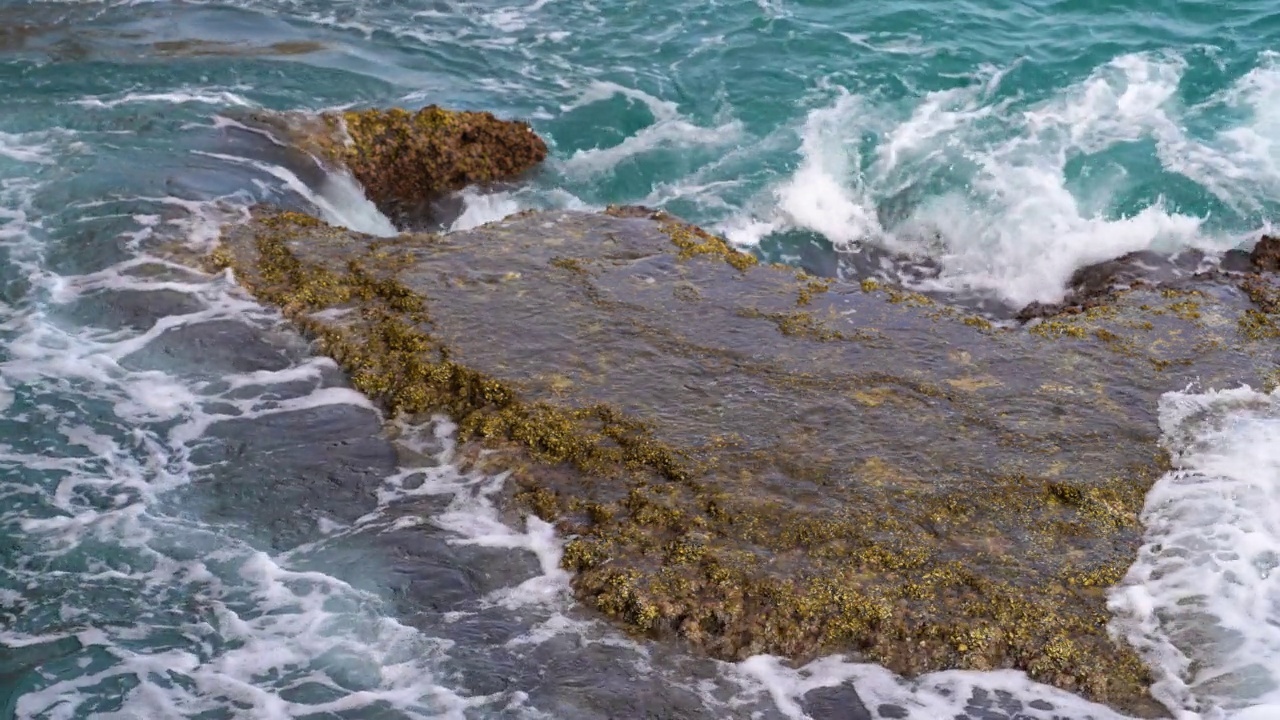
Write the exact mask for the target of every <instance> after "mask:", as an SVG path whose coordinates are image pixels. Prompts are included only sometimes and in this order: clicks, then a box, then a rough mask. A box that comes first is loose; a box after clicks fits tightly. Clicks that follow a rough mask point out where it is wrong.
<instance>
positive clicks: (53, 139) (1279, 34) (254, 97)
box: [0, 0, 1280, 719]
mask: <svg viewBox="0 0 1280 720" xmlns="http://www.w3.org/2000/svg"><path fill="white" fill-rule="evenodd" d="M192 41H199V43H198V44H196V43H193V42H192ZM279 43H291V44H292V45H287V46H280V45H278V44H279ZM273 46H274V49H273ZM1278 46H1280V10H1277V9H1276V8H1275V6H1274V4H1269V3H1265V2H1261V1H1260V0H1248V1H1245V0H1233V1H1232V2H1230V3H1227V4H1223V3H1208V2H1156V1H1154V0H1147V1H1145V2H1141V3H1138V2H1133V3H1126V4H1124V6H1123V7H1122V6H1121V5H1120V4H1117V3H1112V4H1106V3H1096V2H1078V1H1071V2H1048V1H1046V0H1036V1H1034V2H1022V3H1008V2H996V3H991V2H988V3H969V2H948V3H941V2H894V3H879V4H861V3H860V4H855V3H839V4H837V3H827V2H809V3H797V2H791V1H789V0H759V1H758V2H737V1H734V2H729V1H724V2H702V3H662V2H649V3H638V2H621V1H620V0H597V1H596V2H575V3H571V2H565V1H564V0H536V1H535V2H532V3H523V4H510V5H503V4H499V3H496V2H477V3H462V2H450V1H448V0H411V1H407V2H387V1H385V0H384V1H376V2H375V1H369V0H361V1H359V2H356V1H350V2H345V1H340V0H296V1H284V0H279V1H277V2H249V1H247V0H246V1H245V2H136V3H129V2H94V1H86V2H34V3H19V2H8V1H5V2H2V3H0V299H2V300H3V303H4V304H3V308H2V310H0V407H2V408H3V416H2V417H0V468H2V471H0V559H2V562H0V629H2V634H0V715H3V716H6V717H7V716H10V715H11V716H15V717H22V718H81V717H119V718H168V717H175V718H176V717H200V718H231V717H237V718H238V717H244V718H259V717H263V718H265V717H314V718H336V717H344V718H345V717H350V718H364V717H369V718H382V717H387V718H392V717H395V718H399V717H469V718H470V717H504V718H505V717H510V718H525V717H528V718H534V717H554V718H561V717H564V718H603V717H639V716H641V715H638V714H636V712H637V711H636V707H637V704H639V705H641V706H643V708H642V711H643V712H648V713H650V716H652V717H717V718H718V717H744V718H745V717H764V718H768V717H773V718H778V717H790V718H799V717H803V716H804V713H806V712H808V713H809V714H810V716H811V717H814V718H824V717H836V716H837V715H834V714H831V713H833V712H835V711H834V710H831V709H830V708H833V707H835V708H840V709H841V710H840V711H841V712H845V713H846V715H845V716H850V717H858V715H850V714H849V713H854V712H855V711H857V708H855V707H854V705H853V704H852V703H853V701H852V700H849V699H848V697H845V696H836V699H834V700H829V701H828V702H827V704H826V705H822V704H821V703H820V702H818V701H816V700H812V698H810V691H813V690H814V689H815V688H827V690H832V688H856V691H857V694H858V696H860V697H861V702H862V704H863V705H865V707H866V709H867V710H866V712H867V713H869V714H870V715H869V716H874V717H901V716H902V715H901V713H907V714H908V715H907V716H909V717H913V718H921V719H926V718H938V717H957V716H961V715H962V714H963V713H965V712H969V713H971V714H972V716H974V717H976V716H978V715H979V713H978V710H980V709H983V708H986V710H989V711H990V712H996V711H997V710H998V707H997V705H998V703H996V704H995V705H993V703H995V701H994V700H992V699H991V698H992V697H1006V695H1007V696H1008V697H1013V698H1017V699H1018V700H1017V702H1018V704H1019V705H1018V707H1019V709H1018V710H1009V709H1008V707H1012V706H1001V707H1006V710H1005V711H1004V712H1005V716H1012V713H1015V712H1022V713H1023V715H1021V716H1020V717H1035V718H1042V717H1043V718H1049V717H1060V716H1067V717H1097V718H1103V717H1115V715H1114V714H1113V713H1110V712H1109V711H1107V710H1106V709H1104V708H1099V707H1097V706H1093V705H1090V704H1089V703H1087V702H1085V701H1083V700H1080V699H1078V698H1071V697H1069V696H1066V695H1064V694H1061V693H1056V692H1055V691H1053V690H1051V689H1048V688H1044V687H1040V686H1036V685H1034V684H1032V683H1029V682H1027V681H1026V680H1025V678H1022V677H1021V676H1020V675H1016V674H1000V673H994V674H982V673H950V674H941V675H938V676H934V677H931V678H930V679H928V680H927V681H922V682H920V683H917V684H904V683H903V682H900V681H899V679H896V678H893V677H892V676H891V675H889V674H888V673H886V672H884V671H883V670H881V669H878V668H875V667H874V666H865V665H858V664H857V663H854V662H851V661H845V660H841V659H838V658H836V659H827V660H824V661H820V662H819V663H817V664H815V665H813V666H811V667H809V668H808V669H806V670H805V671H803V672H798V671H795V670H791V669H787V668H784V667H782V666H780V665H778V664H777V663H776V662H775V661H774V660H772V659H770V658H757V659H755V660H753V661H750V662H748V663H743V664H739V665H724V664H716V663H708V662H704V661H698V660H696V659H693V658H687V657H684V656H681V655H680V654H679V653H678V652H676V651H674V650H671V649H664V648H655V647H646V646H637V645H635V644H633V643H630V642H629V641H626V640H624V639H622V638H620V637H617V636H616V635H614V634H612V631H610V630H609V629H608V628H607V627H605V626H602V625H599V624H598V623H595V622H594V621H592V620H591V619H590V618H589V617H586V616H583V615H582V614H581V613H580V612H579V611H578V610H576V609H575V608H573V607H572V604H571V602H570V600H569V599H568V596H567V590H566V578H565V577H563V575H562V574H561V573H560V572H559V571H558V570H556V569H555V568H556V553H557V552H558V545H557V540H556V538H554V536H553V535H551V534H550V533H549V530H548V529H547V528H545V527H541V526H535V527H525V528H511V527H507V526H506V525H504V524H502V522H500V515H499V514H498V513H497V512H496V511H495V510H494V508H493V504H492V502H491V501H490V500H489V498H490V497H491V496H493V495H494V494H495V493H497V492H498V487H499V486H500V482H501V477H498V478H487V477H482V476H474V475H469V474H467V473H466V471H465V468H460V467H458V466H456V465H455V464H453V458H452V457H451V456H450V455H449V453H448V434H447V432H445V430H447V423H446V424H442V425H440V426H438V427H437V429H438V430H439V431H440V432H439V437H436V436H434V435H430V434H428V436H427V437H425V438H423V439H422V453H421V454H420V455H415V456H413V457H396V456H394V455H391V454H389V450H387V448H386V447H385V446H384V445H382V444H381V443H379V442H378V441H377V439H376V438H377V437H378V432H379V428H380V419H379V418H378V416H377V415H376V413H375V411H374V410H372V409H371V408H370V407H369V406H368V404H367V403H366V402H365V401H364V400H363V399H362V398H360V397H359V396H358V395H356V394H355V393H353V392H351V391H349V390H347V389H346V388H345V387H344V385H343V381H342V379H341V377H340V375H339V374H338V373H337V372H336V369H335V368H334V367H333V366H332V364H331V363H328V362H327V361H321V360H317V359H315V358H311V357H309V356H308V355H307V353H306V349H305V348H304V347H302V346H301V345H300V344H299V343H298V341H297V339H296V338H295V337H293V336H291V335H289V334H288V332H287V331H285V330H283V329H282V328H281V327H280V325H279V323H278V319H277V318H276V316H275V315H274V314H272V313H270V312H268V311H266V310H264V309H262V308H260V307H258V306H256V305H254V304H253V303H252V302H249V301H248V300H247V299H246V298H244V297H243V296H242V295H239V294H238V293H237V292H236V290H235V288H234V286H233V285H232V284H231V283H230V281H229V280H228V279H227V278H225V277H219V278H210V277H206V276H202V275H199V274H193V273H190V272H187V271H184V270H182V269H181V268H178V267H175V266H173V265H172V264H171V263H168V261H165V260H163V259H161V258H162V257H167V256H171V252H170V251H171V250H172V249H173V248H174V247H176V246H181V247H186V248H188V249H191V250H202V249H207V248H208V247H209V246H210V243H211V242H212V241H213V240H214V239H215V238H216V232H217V227H218V225H219V223H222V222H231V221H234V220H235V219H236V218H238V217H240V216H241V215H242V213H243V208H245V207H246V206H247V205H248V204H250V203H252V202H255V201H263V200H265V201H271V202H281V203H286V204H291V205H294V206H296V207H301V208H306V209H311V210H313V211H314V212H318V213H320V214H323V215H325V216H326V217H327V218H328V219H330V220H331V221H334V222H341V223H345V224H348V225H351V226H353V227H358V228H361V229H365V230H370V231H385V230H388V229H389V228H388V227H387V226H386V220H385V218H382V217H380V216H379V215H378V214H377V212H376V210H374V209H373V208H372V207H371V206H370V205H369V204H368V203H367V202H366V201H364V200H363V198H362V196H361V195H360V192H359V188H356V187H354V186H352V185H351V184H350V183H349V182H348V181H346V180H344V179H343V178H341V177H337V176H329V175H326V174H324V173H322V172H319V171H318V170H316V169H315V168H314V167H311V168H308V167H306V166H299V165H298V164H297V163H296V161H295V160H291V159H289V158H288V157H287V156H286V155H285V154H284V153H282V152H280V151H279V150H278V149H276V148H274V147H273V146H272V145H271V144H270V143H269V142H267V141H266V140H265V139H264V138H262V137H260V136H257V135H254V134H252V133H248V132H245V131H244V130H243V129H242V128H240V126H239V125H238V123H237V121H236V117H237V113H242V112H244V111H247V110H253V109H260V108H269V109H280V110H321V109H326V108H335V107H346V106H351V105H357V106H364V105H410V106H414V105H421V104H425V103H432V102H434V103H438V104H441V105H445V106H449V107H459V108H477V109H487V110H492V111H494V112H496V113H498V114H500V115H504V116H509V117H518V118H523V119H527V120H529V121H530V122H531V123H532V124H533V125H534V127H535V128H536V129H537V130H538V131H539V132H540V133H541V134H542V135H543V136H544V137H545V138H546V139H547V140H548V143H549V145H550V147H551V149H552V155H551V158H550V159H549V160H548V162H547V163H545V165H544V166H543V167H542V168H540V169H539V170H538V171H536V172H535V173H534V174H533V175H532V176H531V177H530V178H529V179H528V180H527V182H525V183H523V184H521V185H519V186H517V187H514V188H505V189H502V190H498V191H494V192H489V193H484V192H477V191H468V192H466V193H464V194H463V195H462V196H461V197H460V209H461V213H460V215H459V216H458V217H456V218H451V219H450V220H449V222H448V225H449V226H450V227H452V228H455V229H456V228H463V227H469V226H473V225H475V224H479V223H481V222H485V221H488V220H492V219H496V218H499V217H501V216H503V215H505V214H508V213H510V212H514V211H517V210H520V209H524V208H530V207H586V208H595V207H601V206H603V205H605V204H608V203H643V204H647V205H655V206H661V207H664V208H666V209H668V210H670V211H672V212H675V213H677V214H679V215H682V216H684V217H686V218H688V219H691V220H694V221H697V222H699V223H702V224H704V225H707V226H709V227H714V228H716V229H717V230H719V231H721V232H723V233H724V234H725V235H726V236H727V237H729V238H730V240H732V241H733V242H734V243H736V244H738V245H740V246H741V247H744V248H754V249H755V251H756V252H759V253H760V254H762V255H763V256H765V257H768V258H770V259H782V260H785V261H788V262H793V263H797V264H801V265H804V266H806V267H810V268H812V269H815V270H817V271H820V272H824V273H829V274H839V273H845V274H867V273H871V274H876V273H882V274H885V275H886V276H888V277H890V278H896V279H898V280H901V281H903V282H908V283H910V284H913V285H914V286H917V287H919V288H920V289H924V290H929V291H938V292H946V293H950V294H952V295H955V296H958V297H969V298H978V299H985V300H989V301H991V302H994V303H998V304H1003V305H1005V306H1008V307H1018V306H1020V305H1022V304H1025V303H1028V302H1032V301H1037V300H1038V301H1053V300H1056V299H1058V298H1059V297H1061V295H1062V294H1063V292H1064V291H1065V289H1066V283H1067V281H1068V278H1069V277H1070V275H1071V273H1072V272H1073V271H1074V270H1075V269H1077V268H1079V267H1080V266H1082V265H1085V264H1088V263H1091V262H1096V261H1100V260H1104V259H1108V258H1112V257H1115V256H1118V255H1121V254H1123V253H1126V252H1130V251H1135V250H1145V249H1153V250H1156V251H1159V252H1163V253H1174V252H1179V251H1186V250H1198V251H1202V252H1204V253H1205V256H1204V257H1205V261H1206V262H1210V261H1212V258H1213V256H1214V254H1215V253H1219V252H1222V251H1224V250H1227V249H1231V248H1236V247H1247V246H1248V245H1249V244H1250V243H1251V242H1252V241H1253V240H1254V239H1256V237H1257V236H1258V234H1259V233H1260V232H1262V231H1265V230H1266V229H1268V228H1269V227H1270V225H1269V223H1270V221H1271V219H1272V218H1273V217H1274V216H1275V215H1276V211H1277V209H1278V207H1280V206H1278V200H1277V198H1280V192H1277V191H1278V190H1280V147H1278V146H1277V145H1276V143H1277V142H1280V54H1277V52H1276V50H1275V48H1277V47H1278ZM300 51H305V52H300ZM162 250H164V251H163V252H162ZM869 257H870V258H877V260H876V261H875V262H870V264H868V263H869V261H867V258H869ZM880 260H884V262H883V263H880ZM859 263H861V265H860V264H859ZM904 268H907V269H908V270H910V272H904ZM1170 390H1171V391H1173V390H1181V388H1170ZM1206 402H1207V401H1206ZM1232 402H1235V401H1234V400H1233V401H1232ZM1268 427H1269V426H1268ZM1263 466H1265V467H1271V466H1270V465H1266V464H1265V463H1262V464H1261V465H1259V467H1263ZM1263 579H1264V580H1265V579H1266V578H1265V577H1264V578H1263ZM1260 592H1261V591H1260ZM1268 642H1269V641H1268ZM1261 647H1263V648H1264V649H1263V650H1262V651H1258V652H1262V653H1263V655H1262V657H1263V659H1262V660H1260V661H1259V662H1260V663H1261V666H1262V667H1263V669H1264V671H1265V672H1264V675H1265V674H1266V673H1273V674H1280V650H1278V649H1275V648H1272V649H1266V648H1270V646H1269V645H1267V644H1266V643H1265V642H1264V643H1263V644H1262V646H1261ZM1267 653H1272V654H1271V655H1267ZM1259 683H1260V684H1256V685H1254V686H1250V687H1253V690H1250V691H1249V692H1252V693H1253V694H1247V693H1245V694H1243V695H1241V694H1238V695H1235V696H1231V695H1230V693H1229V692H1228V693H1227V694H1226V695H1223V694H1222V693H1221V692H1219V691H1216V690H1215V691H1210V690H1205V691H1204V692H1203V693H1201V694H1200V695H1197V694H1196V693H1197V692H1198V691H1196V690H1195V689H1194V687H1193V688H1192V689H1191V690H1188V691H1186V692H1187V693H1190V695H1189V696H1186V695H1180V696H1179V697H1180V698H1181V700H1178V702H1183V703H1184V706H1185V707H1193V706H1194V707H1198V708H1199V710H1197V712H1203V713H1204V717H1206V718H1207V717H1216V715H1214V714H1213V713H1214V712H1217V710H1215V708H1219V709H1220V708H1226V709H1231V710H1232V711H1234V710H1238V709H1240V708H1248V707H1251V706H1257V707H1261V704H1262V703H1264V702H1276V701H1277V700H1276V699H1275V698H1273V697H1272V696H1271V695H1269V694H1268V693H1271V692H1273V691H1272V690H1268V689H1266V687H1264V686H1266V683H1265V682H1261V681H1259ZM1193 685H1194V684H1193ZM1258 688H1262V689H1258ZM1224 692H1225V691H1224ZM1240 692H1244V691H1240ZM1000 693H1005V694H1006V695H1000ZM1215 693H1217V694H1215ZM981 697H985V698H987V699H986V700H981V699H978V700H975V699H974V698H981ZM1187 697H1190V698H1191V699H1187ZM806 698H809V699H806ZM984 702H985V703H986V705H983V703H984ZM1002 702H1003V701H1002ZM1170 702H1174V701H1173V700H1170ZM815 703H817V704H815ZM974 703H977V704H976V705H975V704H974ZM1035 703H1039V705H1036V704H1035ZM1197 703H1198V705H1197ZM859 707H861V706H859ZM966 707H968V708H969V709H968V710H966V709H965V708H966ZM1045 707H1049V708H1051V709H1049V710H1046V709H1044V708H1045ZM822 708H827V709H825V710H824V709H822ZM975 708H977V709H975ZM993 708H995V709H993ZM1256 711H1257V712H1264V710H1260V709H1259V710H1256ZM1224 712H1225V710H1224ZM984 717H986V716H984ZM990 717H996V716H994V715H992V716H990ZM1257 717H1266V715H1257Z"/></svg>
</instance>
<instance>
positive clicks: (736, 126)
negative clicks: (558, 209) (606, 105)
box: [560, 81, 742, 179]
mask: <svg viewBox="0 0 1280 720" xmlns="http://www.w3.org/2000/svg"><path fill="white" fill-rule="evenodd" d="M617 95H621V96H623V97H625V98H627V99H628V100H631V101H633V102H638V103H641V104H643V105H644V106H645V107H647V108H648V109H649V112H650V114H651V115H652V116H653V123H652V124H650V125H647V126H646V127H644V128H643V129H641V130H640V131H639V132H637V133H635V134H634V135H629V136H628V137H627V138H626V139H625V140H623V141H622V142H621V143H619V144H617V145H613V146H611V147H604V148H593V149H590V150H579V151H577V152H575V153H574V154H573V155H572V156H570V157H569V158H568V159H567V160H564V161H563V162H562V163H561V164H560V167H561V170H562V172H564V173H565V174H567V175H569V176H571V177H574V178H577V179H590V178H593V177H596V176H598V175H600V174H603V173H606V172H609V171H611V170H613V169H614V168H615V167H617V166H618V164H619V163H622V162H623V161H625V160H627V159H629V158H632V157H635V156H637V155H642V154H644V153H648V152H652V151H654V150H657V149H662V148H687V147H696V146H704V147H721V146H725V145H729V144H731V143H733V142H734V141H735V140H737V139H738V138H739V137H741V134H742V124H741V123H740V122H739V121H737V120H729V121H727V122H724V123H721V124H720V125H718V126H716V127H703V126H701V125H697V124H694V123H692V122H690V121H689V120H688V119H686V118H685V117H684V116H683V115H681V113H680V109H679V106H678V105H677V104H676V103H674V102H672V101H670V100H663V99H661V98H657V97H654V96H653V95H650V94H649V93H646V92H644V91H642V90H637V89H635V88H629V87H626V86H623V85H619V84H617V83H612V82H599V81H597V82H593V83H591V84H590V85H589V86H588V87H587V89H586V90H585V91H583V93H582V94H581V95H580V96H579V97H578V98H577V100H575V101H574V102H572V103H569V104H567V105H565V106H563V107H562V108H561V111H562V112H564V113H568V112H571V111H573V110H576V109H578V108H581V107H585V106H587V105H591V104H593V103H597V102H601V101H603V100H608V99H610V98H612V97H614V96H617Z"/></svg>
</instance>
